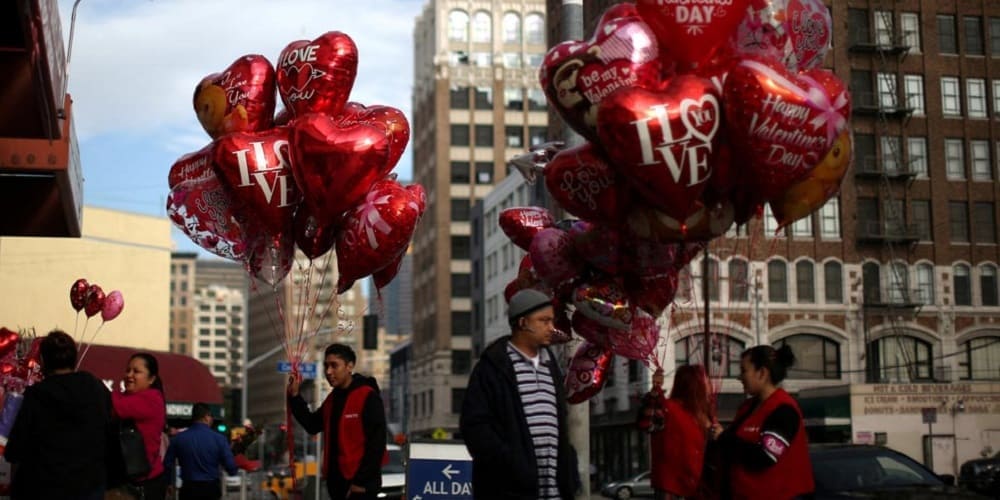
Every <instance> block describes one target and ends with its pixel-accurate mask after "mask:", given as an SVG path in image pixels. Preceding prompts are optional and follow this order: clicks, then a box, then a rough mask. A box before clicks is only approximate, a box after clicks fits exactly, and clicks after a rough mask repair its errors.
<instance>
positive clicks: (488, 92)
mask: <svg viewBox="0 0 1000 500" xmlns="http://www.w3.org/2000/svg"><path fill="white" fill-rule="evenodd" d="M476 109H485V110H487V111H489V110H492V109H493V89H491V88H489V87H476Z"/></svg>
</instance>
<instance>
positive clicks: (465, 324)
mask: <svg viewBox="0 0 1000 500" xmlns="http://www.w3.org/2000/svg"><path fill="white" fill-rule="evenodd" d="M471 333H472V313H471V312H470V311H452V312H451V334H452V335H453V336H456V337H468V336H469V335H471Z"/></svg>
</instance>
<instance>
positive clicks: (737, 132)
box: [725, 58, 851, 200]
mask: <svg viewBox="0 0 1000 500" xmlns="http://www.w3.org/2000/svg"><path fill="white" fill-rule="evenodd" d="M725 89H726V92H725V103H726V123H727V129H728V132H729V134H728V136H729V139H730V140H731V141H732V144H733V147H734V153H735V154H737V155H739V156H738V157H740V158H744V159H745V161H748V162H749V168H750V170H751V172H750V173H751V175H752V177H751V179H752V180H753V183H754V187H755V188H757V189H758V190H759V192H760V195H761V196H762V198H763V199H764V200H771V199H773V198H775V197H777V196H779V195H780V194H781V193H782V192H784V191H785V190H787V189H788V188H789V187H790V186H791V185H792V184H794V183H795V182H797V181H798V180H800V179H802V178H803V177H804V176H805V175H806V173H807V172H809V171H810V170H812V169H813V168H814V167H815V166H816V165H817V164H819V162H820V161H821V160H822V159H823V157H824V156H825V155H826V154H827V152H828V151H830V148H831V147H833V143H834V141H835V140H836V139H837V137H838V136H839V135H840V134H841V132H843V131H844V129H845V128H847V127H848V125H849V124H850V119H851V99H850V95H849V94H848V92H847V89H846V88H845V86H844V84H843V82H841V81H840V79H839V78H837V76H836V75H834V74H833V73H832V72H829V71H826V70H820V69H814V70H809V71H805V72H803V73H799V74H798V75H795V74H792V73H791V72H789V71H788V70H787V69H785V67H784V66H783V65H782V64H781V63H779V62H776V61H774V60H770V59H753V58H751V59H744V60H742V61H740V62H739V63H738V64H736V65H734V66H733V68H732V70H731V71H730V73H729V78H727V79H726V85H725Z"/></svg>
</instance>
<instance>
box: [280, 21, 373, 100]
mask: <svg viewBox="0 0 1000 500" xmlns="http://www.w3.org/2000/svg"><path fill="white" fill-rule="evenodd" d="M357 74H358V47H357V46H356V45H355V44H354V40H351V37H349V36H347V35H346V34H344V33H341V32H339V31H330V32H327V33H325V34H323V35H322V36H320V37H319V38H317V39H315V40H313V41H309V40H297V41H294V42H292V43H290V44H288V46H287V47H285V48H284V49H283V50H282V51H281V55H279V56H278V64H277V77H278V94H280V95H281V100H282V101H283V102H284V103H285V108H287V109H288V110H290V111H291V113H292V116H293V117H298V116H303V115H305V114H306V113H328V114H330V115H337V114H338V113H340V111H341V110H342V109H343V108H344V104H345V103H347V97H348V96H349V95H350V94H351V88H352V87H354V78H355V77H356V76H357Z"/></svg>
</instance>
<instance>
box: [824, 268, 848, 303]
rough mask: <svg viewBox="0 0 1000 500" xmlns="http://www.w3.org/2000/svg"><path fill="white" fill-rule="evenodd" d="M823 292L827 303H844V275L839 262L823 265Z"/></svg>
mask: <svg viewBox="0 0 1000 500" xmlns="http://www.w3.org/2000/svg"><path fill="white" fill-rule="evenodd" d="M823 291H824V294H825V295H826V302H827V303H829V304H842V303H843V302H844V273H843V267H842V266H841V265H840V263H839V262H832V261H831V262H827V263H826V264H823Z"/></svg>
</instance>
